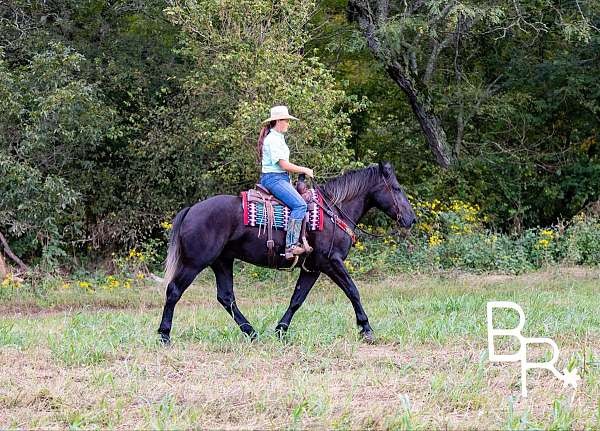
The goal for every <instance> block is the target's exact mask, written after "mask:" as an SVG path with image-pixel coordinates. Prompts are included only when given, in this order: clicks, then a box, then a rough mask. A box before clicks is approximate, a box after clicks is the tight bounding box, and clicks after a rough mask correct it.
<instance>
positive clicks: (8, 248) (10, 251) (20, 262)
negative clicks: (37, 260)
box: [0, 232, 29, 272]
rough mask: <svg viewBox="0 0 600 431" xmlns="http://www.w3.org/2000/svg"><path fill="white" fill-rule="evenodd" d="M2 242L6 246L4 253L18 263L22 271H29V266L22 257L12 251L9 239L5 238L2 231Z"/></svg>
mask: <svg viewBox="0 0 600 431" xmlns="http://www.w3.org/2000/svg"><path fill="white" fill-rule="evenodd" d="M0 243H1V244H2V246H3V247H4V253H5V254H6V256H8V257H10V258H11V259H12V260H13V261H14V262H15V263H16V264H17V265H19V269H20V270H21V271H23V272H27V271H28V270H29V268H28V267H27V265H25V264H24V263H23V261H22V260H21V259H19V257H18V256H17V255H16V254H14V253H13V252H12V250H11V249H10V247H9V246H8V241H7V240H6V238H4V235H2V232H0Z"/></svg>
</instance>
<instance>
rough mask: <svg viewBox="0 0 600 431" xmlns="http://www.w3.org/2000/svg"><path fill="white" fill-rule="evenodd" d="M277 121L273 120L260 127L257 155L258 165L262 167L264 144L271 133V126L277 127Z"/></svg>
mask: <svg viewBox="0 0 600 431" xmlns="http://www.w3.org/2000/svg"><path fill="white" fill-rule="evenodd" d="M275 123H276V121H271V122H269V124H267V125H266V126H263V127H262V128H261V129H260V133H259V134H258V143H257V145H256V155H257V159H258V166H259V167H262V150H263V144H264V142H265V137H266V136H267V135H268V134H269V131H270V130H271V128H273V127H275Z"/></svg>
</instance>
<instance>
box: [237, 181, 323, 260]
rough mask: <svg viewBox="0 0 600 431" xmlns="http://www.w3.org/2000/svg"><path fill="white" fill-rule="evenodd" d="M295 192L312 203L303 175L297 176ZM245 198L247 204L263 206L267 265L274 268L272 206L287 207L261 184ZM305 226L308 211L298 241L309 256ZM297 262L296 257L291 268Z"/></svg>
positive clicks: (249, 191)
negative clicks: (260, 204) (255, 203)
mask: <svg viewBox="0 0 600 431" xmlns="http://www.w3.org/2000/svg"><path fill="white" fill-rule="evenodd" d="M296 190H297V191H298V193H299V194H300V196H302V198H303V199H304V201H305V202H306V203H307V204H310V203H311V202H312V193H311V191H310V189H309V188H308V186H307V185H306V182H305V181H304V174H300V175H299V176H298V182H297V183H296ZM246 196H247V199H248V202H261V203H262V204H263V205H264V206H263V208H264V209H265V215H266V217H265V220H266V224H265V225H264V230H263V234H264V233H265V231H266V232H267V249H268V252H267V257H268V263H269V266H270V267H276V266H277V265H276V264H277V261H276V259H275V241H273V225H274V223H275V217H274V211H273V205H274V204H279V205H283V206H287V205H286V204H285V203H283V202H282V201H280V200H279V199H277V198H276V197H275V196H273V194H272V193H271V192H270V191H269V190H268V189H267V188H266V187H265V186H263V185H262V184H256V185H255V187H254V189H250V190H248V193H247V194H246ZM307 225H308V211H307V212H306V214H304V221H303V222H302V230H301V231H300V240H301V241H302V246H303V247H304V250H306V254H309V253H310V252H312V247H311V246H310V245H309V244H308V240H307V239H306V232H307ZM260 235H261V227H260V226H259V228H258V236H259V238H260ZM282 256H284V255H283V254H282ZM297 262H298V256H295V261H294V264H293V265H292V268H293V267H294V266H295V265H296V263H297Z"/></svg>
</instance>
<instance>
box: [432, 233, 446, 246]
mask: <svg viewBox="0 0 600 431" xmlns="http://www.w3.org/2000/svg"><path fill="white" fill-rule="evenodd" d="M442 242H444V238H443V237H442V236H441V235H440V234H439V232H434V233H433V234H432V235H431V236H430V237H429V245H430V246H431V247H435V246H437V245H440V244H441V243H442Z"/></svg>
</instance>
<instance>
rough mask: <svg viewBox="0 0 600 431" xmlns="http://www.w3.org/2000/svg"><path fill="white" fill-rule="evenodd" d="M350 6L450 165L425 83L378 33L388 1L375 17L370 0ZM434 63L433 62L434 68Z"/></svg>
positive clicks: (434, 149) (430, 141)
mask: <svg viewBox="0 0 600 431" xmlns="http://www.w3.org/2000/svg"><path fill="white" fill-rule="evenodd" d="M349 6H350V8H351V10H352V13H355V14H356V18H357V19H358V24H359V26H360V28H361V30H362V32H363V34H364V36H365V38H366V39H367V45H368V46H369V49H370V50H371V52H372V53H373V54H374V55H375V56H376V57H377V58H379V59H380V60H381V61H382V62H383V63H384V64H386V70H387V72H388V74H389V75H390V77H391V78H392V79H393V80H394V82H395V83H396V84H398V86H399V87H400V89H401V90H402V91H403V92H404V94H406V96H407V97H408V101H409V103H410V106H411V108H412V110H413V112H414V114H415V116H416V117H417V121H418V122H419V125H420V126H421V130H422V131H423V133H424V134H425V140H426V141H427V144H428V145H429V148H430V149H431V152H432V153H433V155H434V156H435V160H436V162H437V163H438V164H439V165H440V166H442V167H443V168H448V167H450V165H451V164H452V153H451V150H450V147H449V145H448V140H447V139H446V132H444V129H443V128H442V123H441V121H440V119H439V118H438V117H437V116H436V115H435V113H434V112H433V106H432V104H431V100H430V98H429V95H428V94H427V89H426V87H425V84H423V83H421V82H419V80H418V79H414V80H413V79H411V76H410V71H409V70H408V66H407V68H406V69H405V68H403V67H402V65H401V64H400V63H398V61H396V60H393V59H389V58H388V57H387V56H386V55H384V54H383V50H382V46H381V42H380V41H379V39H378V38H377V36H376V32H377V24H378V23H379V24H381V23H382V22H383V21H384V20H385V19H386V17H387V10H388V9H387V2H386V1H385V0H380V1H379V2H378V8H377V9H378V10H379V12H380V13H379V14H378V17H377V19H376V18H375V17H374V16H373V13H372V10H371V6H370V4H369V2H368V1H366V2H365V1H358V0H354V1H351V2H350V4H349ZM384 12H385V13H384ZM390 60H391V61H390ZM434 64H435V63H434V62H432V65H431V67H432V68H433V65H434ZM415 72H416V71H415ZM419 85H421V87H422V91H419V89H418V87H419Z"/></svg>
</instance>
